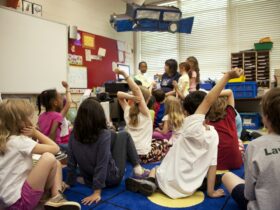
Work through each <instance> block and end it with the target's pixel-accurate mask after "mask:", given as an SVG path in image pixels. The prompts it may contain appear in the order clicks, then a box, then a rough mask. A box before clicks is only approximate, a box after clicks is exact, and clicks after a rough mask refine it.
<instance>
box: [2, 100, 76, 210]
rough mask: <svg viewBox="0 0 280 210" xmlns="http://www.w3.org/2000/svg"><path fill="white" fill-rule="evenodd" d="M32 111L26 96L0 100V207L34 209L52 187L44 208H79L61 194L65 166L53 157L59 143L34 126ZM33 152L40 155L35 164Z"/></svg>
mask: <svg viewBox="0 0 280 210" xmlns="http://www.w3.org/2000/svg"><path fill="white" fill-rule="evenodd" d="M33 114H34V108H33V106H32V105H31V104H30V103H29V102H26V101H24V100H19V99H11V100H6V101H4V102H2V103H0V168H1V173H0V186H1V188H0V209H2V208H5V209H8V210H13V209H25V210H32V209H34V208H35V207H36V206H37V204H38V203H39V201H40V199H41V197H42V195H43V193H44V191H45V190H50V191H51V196H52V198H51V199H50V200H49V201H48V202H46V203H45V209H60V207H63V208H65V209H71V210H78V209H80V205H79V204H78V203H75V202H69V201H66V200H65V199H64V198H63V196H62V195H61V194H60V192H61V190H62V169H61V164H60V163H59V162H58V161H57V160H56V159H55V157H54V154H56V153H58V152H59V147H58V146H57V144H56V143H55V142H53V141H52V140H51V139H50V138H48V137H47V136H45V135H44V134H42V133H41V132H40V131H38V130H36V129H35V128H34V126H33V125H32V123H31V119H32V116H33ZM33 139H36V140H37V141H38V142H36V141H34V140H33ZM32 154H40V155H41V158H40V159H39V161H38V162H37V163H36V165H35V166H34V167H33V162H32Z"/></svg>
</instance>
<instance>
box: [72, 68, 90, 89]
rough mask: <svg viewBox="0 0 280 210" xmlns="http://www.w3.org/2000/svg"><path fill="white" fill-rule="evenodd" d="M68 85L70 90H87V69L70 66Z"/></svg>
mask: <svg viewBox="0 0 280 210" xmlns="http://www.w3.org/2000/svg"><path fill="white" fill-rule="evenodd" d="M68 83H69V86H70V88H87V68H86V67H84V66H69V73H68Z"/></svg>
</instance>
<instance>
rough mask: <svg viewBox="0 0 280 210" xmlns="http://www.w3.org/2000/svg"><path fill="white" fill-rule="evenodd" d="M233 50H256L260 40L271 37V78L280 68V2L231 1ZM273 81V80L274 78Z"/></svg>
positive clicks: (263, 0) (271, 0)
mask: <svg viewBox="0 0 280 210" xmlns="http://www.w3.org/2000/svg"><path fill="white" fill-rule="evenodd" d="M230 16H231V18H230V20H231V23H230V25H231V31H232V33H231V35H232V36H231V42H230V43H231V49H232V51H233V52H238V51H240V50H247V49H252V48H254V43H257V42H259V39H260V38H263V37H271V39H272V42H273V48H272V50H271V53H270V70H271V74H270V75H271V77H273V75H274V69H277V68H278V69H279V68H280V1H279V0H254V1H253V0H249V1H242V0H231V1H230ZM272 79H273V78H272Z"/></svg>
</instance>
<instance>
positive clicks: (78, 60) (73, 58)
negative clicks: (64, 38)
mask: <svg viewBox="0 0 280 210" xmlns="http://www.w3.org/2000/svg"><path fill="white" fill-rule="evenodd" d="M68 62H69V64H70V65H78V66H82V65H83V57H82V56H81V55H73V54H68Z"/></svg>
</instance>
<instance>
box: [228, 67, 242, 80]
mask: <svg viewBox="0 0 280 210" xmlns="http://www.w3.org/2000/svg"><path fill="white" fill-rule="evenodd" d="M227 73H228V75H229V77H230V79H234V78H238V77H240V76H241V75H242V74H244V70H243V69H241V68H233V69H231V70H230V71H229V72H227Z"/></svg>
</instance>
